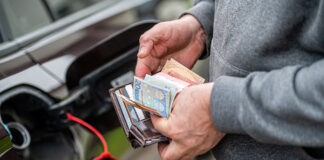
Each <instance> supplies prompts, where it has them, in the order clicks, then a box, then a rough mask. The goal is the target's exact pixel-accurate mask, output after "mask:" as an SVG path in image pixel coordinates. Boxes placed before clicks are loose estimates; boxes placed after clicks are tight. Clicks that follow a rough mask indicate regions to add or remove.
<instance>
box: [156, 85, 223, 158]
mask: <svg viewBox="0 0 324 160" xmlns="http://www.w3.org/2000/svg"><path fill="white" fill-rule="evenodd" d="M212 87H213V83H207V84H202V85H197V86H192V87H188V88H185V89H184V90H183V91H181V92H180V94H179V95H178V96H177V97H176V99H175V101H174V103H173V109H172V112H171V114H170V117H169V118H168V119H167V118H162V117H158V116H154V115H152V116H151V117H152V122H153V125H154V127H155V129H157V130H158V131H159V132H160V133H161V134H163V135H165V136H167V137H169V138H171V139H172V141H171V142H170V143H169V144H166V143H160V144H159V146H158V150H159V153H160V155H161V157H162V159H163V160H177V159H192V158H194V157H195V156H197V155H199V154H203V153H205V152H207V151H208V150H210V149H211V148H213V147H214V146H215V145H216V144H217V143H218V142H219V141H220V140H221V139H222V138H223V137H224V135H225V134H224V133H221V132H219V131H218V130H217V129H216V128H215V126H214V124H213V122H212V117H211V113H210V96H211V91H212Z"/></svg>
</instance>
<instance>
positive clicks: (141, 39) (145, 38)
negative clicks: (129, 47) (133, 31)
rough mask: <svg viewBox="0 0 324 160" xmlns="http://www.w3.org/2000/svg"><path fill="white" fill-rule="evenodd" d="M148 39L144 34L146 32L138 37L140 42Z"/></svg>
mask: <svg viewBox="0 0 324 160" xmlns="http://www.w3.org/2000/svg"><path fill="white" fill-rule="evenodd" d="M147 41H148V36H146V33H144V34H142V35H141V37H140V42H142V43H143V42H147Z"/></svg>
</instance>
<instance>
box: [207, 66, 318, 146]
mask: <svg viewBox="0 0 324 160" xmlns="http://www.w3.org/2000/svg"><path fill="white" fill-rule="evenodd" d="M323 68H324V60H321V61H318V62H316V63H314V64H312V65H310V66H291V67H285V68H283V69H280V70H274V71H271V72H254V73H251V74H249V75H248V76H247V77H245V78H236V77H229V76H222V77H220V78H218V79H217V80H216V81H215V84H214V87H213V92H212V98H211V112H212V115H213V121H214V124H215V126H216V128H217V129H219V130H220V131H222V132H225V133H238V134H248V135H250V136H251V137H253V138H254V139H256V140H258V141H261V142H265V143H275V144H289V145H300V146H324V134H323V133H324V94H323V93H324V83H323V80H324V72H323Z"/></svg>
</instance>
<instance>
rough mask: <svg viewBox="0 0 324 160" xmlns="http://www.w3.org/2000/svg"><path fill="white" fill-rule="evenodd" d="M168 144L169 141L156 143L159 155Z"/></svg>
mask: <svg viewBox="0 0 324 160" xmlns="http://www.w3.org/2000/svg"><path fill="white" fill-rule="evenodd" d="M168 145H169V143H167V142H160V143H159V144H158V152H159V155H162V154H163V153H164V151H165V148H166V147H167V146H168Z"/></svg>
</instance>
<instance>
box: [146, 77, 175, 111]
mask: <svg viewBox="0 0 324 160" xmlns="http://www.w3.org/2000/svg"><path fill="white" fill-rule="evenodd" d="M144 81H146V82H149V83H150V84H153V85H157V86H159V87H161V88H166V89H169V90H170V93H171V97H170V105H169V107H170V108H167V110H168V111H167V112H168V114H170V112H171V107H172V103H173V100H174V97H175V95H176V93H177V87H176V86H175V85H173V84H171V83H168V82H167V81H163V80H161V79H159V78H156V77H153V76H151V75H148V74H147V75H146V76H145V78H144Z"/></svg>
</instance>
